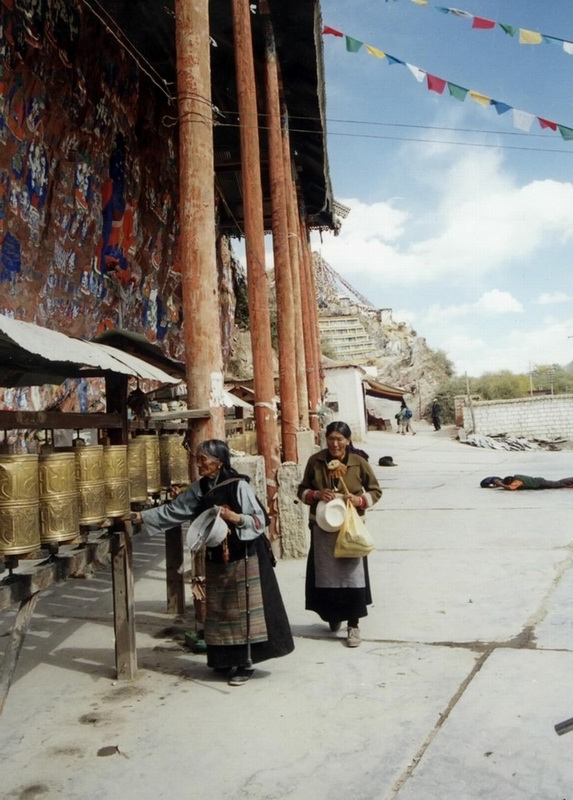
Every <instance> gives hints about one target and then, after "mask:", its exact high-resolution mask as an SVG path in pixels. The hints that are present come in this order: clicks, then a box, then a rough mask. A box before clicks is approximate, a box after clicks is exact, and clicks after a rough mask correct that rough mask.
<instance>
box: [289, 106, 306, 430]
mask: <svg viewBox="0 0 573 800" xmlns="http://www.w3.org/2000/svg"><path fill="white" fill-rule="evenodd" d="M283 154H284V165H285V179H286V192H285V197H286V206H287V219H288V242H289V254H290V264H291V276H292V294H293V300H294V320H295V339H294V341H295V348H296V354H297V357H296V386H297V395H298V416H299V424H300V427H301V428H308V425H309V419H308V391H307V387H306V363H305V352H304V335H303V319H302V298H301V283H300V241H299V230H298V206H297V201H296V189H295V183H294V176H293V171H292V158H291V150H290V137H289V132H288V115H287V113H286V109H283Z"/></svg>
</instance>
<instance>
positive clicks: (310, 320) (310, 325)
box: [299, 215, 320, 434]
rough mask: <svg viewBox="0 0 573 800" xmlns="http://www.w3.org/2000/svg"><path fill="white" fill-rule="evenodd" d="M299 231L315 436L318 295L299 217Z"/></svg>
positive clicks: (306, 347)
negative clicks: (316, 314)
mask: <svg viewBox="0 0 573 800" xmlns="http://www.w3.org/2000/svg"><path fill="white" fill-rule="evenodd" d="M299 230H300V243H301V262H300V265H301V278H300V282H301V298H302V322H303V326H302V328H303V334H304V353H305V361H306V384H307V389H308V415H309V424H310V427H311V428H312V430H313V431H314V432H315V434H317V433H318V431H319V428H320V422H319V419H318V405H319V400H320V390H319V374H318V372H319V366H320V365H319V364H318V362H317V347H316V326H315V321H314V314H315V310H316V300H315V297H316V294H315V292H314V291H313V287H312V273H311V269H310V263H309V262H310V259H309V248H308V241H307V235H306V225H305V223H304V220H303V219H302V215H300V216H299Z"/></svg>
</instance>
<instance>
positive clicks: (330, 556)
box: [297, 421, 382, 647]
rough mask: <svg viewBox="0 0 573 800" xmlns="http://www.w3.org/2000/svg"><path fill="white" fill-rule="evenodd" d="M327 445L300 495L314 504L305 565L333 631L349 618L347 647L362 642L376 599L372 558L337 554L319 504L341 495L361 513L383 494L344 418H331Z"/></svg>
mask: <svg viewBox="0 0 573 800" xmlns="http://www.w3.org/2000/svg"><path fill="white" fill-rule="evenodd" d="M326 446H327V447H326V449H325V450H320V451H319V452H318V453H315V454H314V455H312V456H311V457H310V458H309V459H308V462H307V464H306V468H305V471H304V477H303V479H302V482H301V483H300V485H299V487H298V492H297V494H298V497H299V499H300V500H302V502H303V503H306V504H307V505H309V506H310V521H309V527H310V532H311V535H310V550H309V553H308V560H307V565H306V604H305V608H306V609H307V610H308V611H315V612H316V613H317V614H318V615H319V616H320V618H321V619H323V620H324V621H325V622H328V624H329V625H330V629H331V630H332V631H337V630H339V629H340V626H341V625H342V622H344V621H346V622H347V624H348V629H347V645H348V647H358V646H359V645H360V642H361V639H360V628H359V623H358V621H359V619H360V617H365V616H367V614H368V610H367V606H368V605H370V604H371V603H372V595H371V592H370V580H369V577H368V559H367V558H366V557H363V558H335V556H334V546H335V543H336V534H335V533H332V532H329V531H327V530H325V529H323V528H321V527H320V525H319V523H318V522H317V514H316V512H317V505H318V503H319V502H321V501H325V502H328V501H329V500H334V499H335V498H336V497H343V498H344V499H345V500H347V501H349V502H350V503H352V505H353V506H354V507H355V508H356V510H357V512H358V514H359V515H360V516H362V515H363V514H364V512H365V510H366V509H367V508H371V507H372V506H373V505H374V503H377V502H378V500H380V498H381V496H382V490H381V488H380V485H379V483H378V480H377V478H376V476H375V475H374V472H373V470H372V467H371V466H370V464H369V463H368V462H367V461H366V459H364V458H362V457H361V456H359V455H357V453H356V452H354V448H353V446H352V433H351V431H350V428H349V427H348V425H347V424H346V423H345V422H341V421H336V422H331V423H330V424H329V425H328V427H327V428H326Z"/></svg>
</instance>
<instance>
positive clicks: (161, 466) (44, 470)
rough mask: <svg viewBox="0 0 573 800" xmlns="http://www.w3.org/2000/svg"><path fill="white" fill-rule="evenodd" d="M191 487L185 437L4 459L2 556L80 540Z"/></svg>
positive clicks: (0, 462) (0, 474)
mask: <svg viewBox="0 0 573 800" xmlns="http://www.w3.org/2000/svg"><path fill="white" fill-rule="evenodd" d="M187 483H189V473H188V461H187V454H186V452H185V449H184V448H183V436H182V435H180V434H164V435H161V436H158V435H155V434H152V435H140V436H135V437H134V438H133V439H130V441H129V444H127V445H83V444H78V446H76V447H74V448H73V449H72V451H69V450H58V451H55V452H46V453H41V454H40V455H31V454H26V455H3V454H0V556H16V555H24V554H28V553H31V552H33V551H34V550H37V549H38V548H39V547H40V546H41V545H48V544H61V543H64V542H69V541H71V540H73V539H75V538H76V537H77V536H78V535H79V532H80V526H97V525H101V524H102V523H103V522H105V520H107V519H114V518H121V517H124V516H127V515H128V514H129V512H130V510H131V503H145V502H147V500H148V498H149V496H150V495H154V494H159V493H160V492H161V490H162V489H168V488H169V487H170V486H172V485H174V484H178V485H185V484H187Z"/></svg>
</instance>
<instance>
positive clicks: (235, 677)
mask: <svg viewBox="0 0 573 800" xmlns="http://www.w3.org/2000/svg"><path fill="white" fill-rule="evenodd" d="M254 671H255V670H254V669H249V668H248V667H237V669H236V670H235V671H234V672H233V674H232V675H231V677H230V678H229V680H228V684H229V686H243V684H245V683H246V682H247V681H248V680H249V678H250V677H251V675H252V674H253V672H254Z"/></svg>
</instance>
